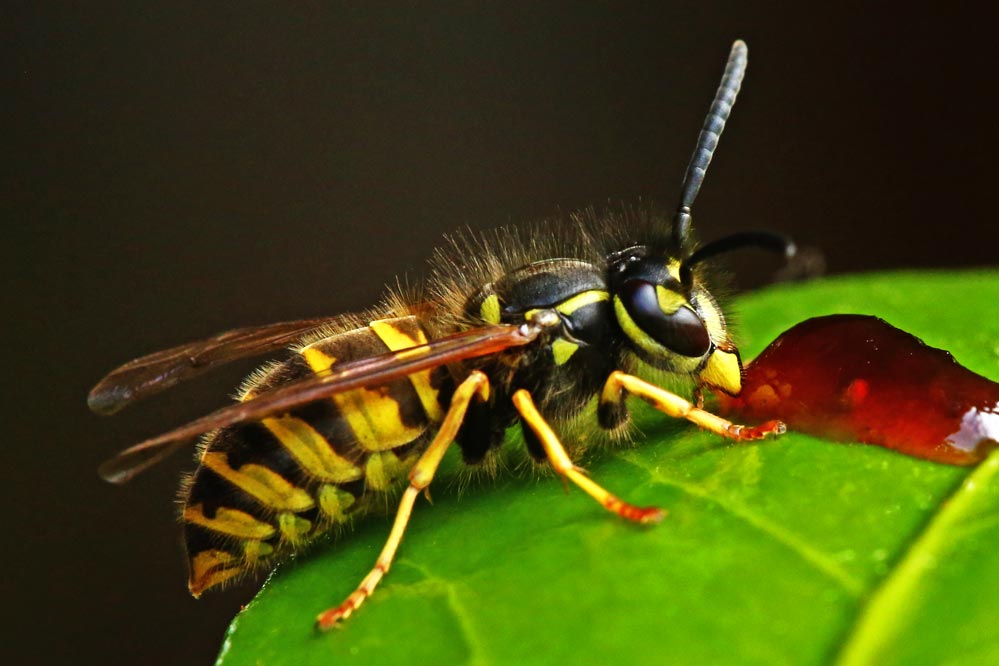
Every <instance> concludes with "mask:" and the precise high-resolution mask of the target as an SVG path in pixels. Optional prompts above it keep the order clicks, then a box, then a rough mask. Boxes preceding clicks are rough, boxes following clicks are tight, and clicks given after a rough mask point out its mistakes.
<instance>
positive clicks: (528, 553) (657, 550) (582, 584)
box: [219, 271, 999, 666]
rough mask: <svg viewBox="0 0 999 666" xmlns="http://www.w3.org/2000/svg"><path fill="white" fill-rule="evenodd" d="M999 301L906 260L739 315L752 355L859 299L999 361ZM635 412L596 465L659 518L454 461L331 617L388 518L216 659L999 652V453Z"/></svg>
mask: <svg viewBox="0 0 999 666" xmlns="http://www.w3.org/2000/svg"><path fill="white" fill-rule="evenodd" d="M996 303H999V272H996V271H975V272H961V273H895V274H889V275H861V276H853V277H849V278H841V279H834V280H826V281H820V282H814V283H811V284H808V285H802V286H779V287H774V288H771V289H769V290H767V291H764V292H761V293H758V294H754V295H752V296H748V297H745V298H742V299H740V300H739V301H738V302H737V303H735V304H734V305H735V306H734V307H733V308H730V313H735V314H734V315H731V314H730V316H733V318H736V319H738V320H739V322H740V326H739V328H738V330H737V334H738V337H739V339H740V340H741V342H742V349H743V352H744V354H745V355H746V357H752V356H753V355H755V354H757V353H759V351H760V350H761V349H762V347H764V346H765V345H766V344H767V343H768V342H769V341H770V340H772V339H773V338H774V337H776V335H777V334H779V333H780V332H781V331H783V330H785V329H787V328H789V327H790V326H791V325H793V324H794V323H796V322H798V321H801V320H803V319H806V318H808V317H813V316H818V315H823V314H830V313H836V312H841V313H846V312H856V313H865V314H874V315H878V316H880V317H882V318H884V319H886V320H887V321H888V322H889V323H891V324H894V325H896V326H898V327H900V328H903V329H905V330H907V331H909V332H911V333H914V334H915V335H917V336H919V337H921V338H923V339H924V340H925V341H926V342H927V343H928V344H930V345H933V346H936V347H942V348H945V349H948V350H950V351H952V352H953V353H954V355H955V356H956V358H957V359H958V361H960V362H961V363H962V364H964V365H965V366H966V367H969V368H970V369H972V370H974V371H975V372H978V373H980V374H983V375H986V376H988V377H990V378H992V379H997V378H999V317H996ZM636 411H637V410H636ZM638 418H639V421H640V423H641V426H642V429H643V432H644V435H643V436H642V437H640V438H639V440H638V441H637V443H636V445H635V446H633V447H624V448H623V449H619V450H613V451H602V452H598V453H595V454H591V455H590V456H589V457H588V459H587V460H586V461H585V463H586V465H587V468H588V470H589V471H590V473H591V475H592V477H593V478H594V479H596V480H598V481H599V482H600V483H602V484H603V485H604V486H606V487H607V488H608V489H610V490H611V491H612V492H617V493H618V494H620V495H621V496H622V497H624V498H626V499H628V500H630V501H632V502H635V503H638V504H640V505H659V506H663V507H665V508H667V509H668V510H669V512H670V514H669V516H668V517H667V519H666V520H665V521H663V523H661V524H659V525H657V526H653V527H638V526H635V525H632V524H627V523H625V522H624V521H621V520H619V519H616V518H614V517H613V516H611V515H609V514H607V513H606V512H604V511H603V510H602V509H601V508H600V507H599V506H598V505H597V504H596V503H594V502H593V501H592V500H590V499H589V498H588V497H587V496H585V495H584V494H583V493H582V492H580V491H578V490H576V489H574V488H573V489H571V490H570V492H569V493H568V494H566V493H565V491H564V490H563V486H562V483H561V482H560V481H559V480H558V479H557V478H553V477H552V476H550V475H548V474H537V473H534V472H531V471H530V470H528V471H527V472H526V473H525V472H522V473H520V474H511V475H501V476H500V477H498V478H497V479H496V480H495V481H490V480H486V481H481V482H473V483H471V484H467V488H466V489H465V490H464V492H459V490H460V489H461V488H463V487H464V485H463V484H462V483H459V482H457V481H456V479H463V478H464V477H460V476H458V475H457V474H456V473H455V472H453V471H451V472H442V474H443V476H444V478H440V477H439V478H438V481H437V482H436V483H435V485H434V504H433V505H432V506H431V505H429V504H428V503H426V502H424V501H420V502H418V504H417V507H416V510H415V512H414V516H413V520H412V523H411V525H410V528H409V531H408V532H407V535H406V538H405V540H404V542H403V544H402V547H401V549H400V552H399V557H398V559H397V560H396V563H395V566H394V567H393V569H392V571H391V573H390V574H389V575H388V576H387V577H386V579H385V580H384V581H383V583H382V585H381V586H380V587H379V588H378V590H377V592H376V593H375V594H374V596H373V597H372V598H371V599H370V600H368V601H367V602H366V603H365V604H364V606H363V607H361V609H360V610H359V611H358V612H356V613H355V614H354V615H353V616H351V617H350V618H349V619H348V620H347V621H346V622H345V623H343V625H342V627H341V628H339V629H337V630H335V631H333V632H331V633H329V634H318V633H316V632H315V631H314V630H313V628H312V623H313V619H314V618H315V616H316V614H317V613H318V612H319V611H321V610H323V609H324V608H326V607H328V606H331V605H336V604H337V603H339V602H340V601H341V600H342V599H343V598H344V597H345V596H346V595H347V594H348V593H349V592H350V591H351V590H352V589H353V588H354V587H355V585H356V584H357V583H358V582H359V581H360V579H361V578H362V577H363V576H364V574H365V573H366V572H367V571H368V569H369V568H370V567H371V565H372V563H373V562H374V559H375V557H376V555H377V553H378V551H379V549H380V548H381V546H382V543H383V542H384V539H385V537H386V536H387V533H388V526H389V522H388V519H387V518H380V517H375V518H374V519H371V520H367V521H365V522H364V523H362V524H361V525H359V526H358V529H356V530H355V531H354V532H353V533H350V534H345V535H343V536H342V538H340V539H338V540H336V542H335V543H330V544H325V545H321V546H319V547H317V548H315V549H313V550H312V551H311V552H310V553H308V554H306V555H303V556H301V557H300V558H299V559H298V560H297V561H295V562H292V563H290V564H287V565H285V566H283V567H281V568H280V569H279V570H278V571H277V572H276V573H275V574H274V575H273V576H272V577H271V578H270V580H268V581H267V583H266V584H265V585H264V588H263V589H262V590H261V591H260V593H259V594H258V595H257V597H256V599H254V600H253V602H252V603H250V604H249V606H248V607H247V608H246V610H245V611H244V612H242V613H241V614H240V615H239V616H238V617H237V618H236V619H235V620H234V621H233V623H232V627H231V628H230V631H229V634H228V636H227V638H226V641H225V644H224V646H223V649H222V653H221V656H220V659H219V663H220V664H223V665H224V666H240V665H247V666H249V665H251V664H252V665H254V666H259V665H277V664H295V665H297V666H300V665H306V664H317V665H318V664H333V663H341V662H344V661H347V660H349V661H350V663H354V664H361V663H371V664H386V663H403V662H405V663H414V664H416V663H435V664H464V663H468V664H482V665H485V664H522V663H567V664H568V663H628V664H645V663H649V664H662V663H685V664H686V663H736V664H825V663H841V664H850V665H853V664H879V665H881V664H922V663H926V664H940V663H947V664H983V663H999V631H996V626H995V624H996V620H997V619H999V557H994V556H993V551H994V550H995V546H996V545H997V544H999V479H997V478H996V476H997V475H999V457H997V456H996V455H993V456H992V457H991V458H990V459H988V460H987V461H986V462H985V463H983V464H982V465H980V466H979V467H977V468H960V467H951V466H946V465H940V464H936V463H933V462H928V461H925V460H917V459H914V458H909V457H906V456H903V455H900V454H896V453H894V452H891V451H888V450H885V449H881V448H877V447H873V446H862V445H849V444H840V443H831V442H826V441H822V440H820V439H817V438H814V437H808V436H804V435H801V434H797V433H790V434H788V435H786V436H785V437H782V438H780V439H779V440H777V441H768V442H763V443H760V444H757V445H745V444H742V445H732V444H729V443H727V442H724V441H721V440H720V439H718V438H717V437H715V436H711V435H709V434H706V433H702V432H698V431H697V430H696V429H694V428H692V427H690V426H688V425H686V424H679V423H670V422H668V420H666V419H664V418H662V417H660V416H659V415H656V414H651V415H650V414H649V413H648V412H645V411H642V412H641V413H640V414H639V415H638ZM453 467H454V465H453V464H452V468H453Z"/></svg>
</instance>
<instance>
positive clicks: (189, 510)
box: [184, 504, 275, 539]
mask: <svg viewBox="0 0 999 666" xmlns="http://www.w3.org/2000/svg"><path fill="white" fill-rule="evenodd" d="M184 520H186V521H187V522H189V523H194V524H195V525H200V526H201V527H207V528H208V529H210V530H214V531H216V532H221V533H222V534H228V535H230V536H234V537H239V538H241V539H267V538H268V537H270V536H272V535H273V534H274V531H275V530H274V526H273V525H271V524H269V523H264V522H261V521H259V520H257V519H256V518H254V517H253V516H251V515H250V514H248V513H245V512H243V511H239V510H238V509H228V508H226V507H219V509H218V510H217V511H216V512H215V517H214V518H209V517H208V516H206V515H205V511H204V507H203V506H202V505H201V504H195V505H194V506H188V507H186V508H185V509H184Z"/></svg>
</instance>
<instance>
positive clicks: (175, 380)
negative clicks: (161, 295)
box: [87, 317, 337, 415]
mask: <svg viewBox="0 0 999 666" xmlns="http://www.w3.org/2000/svg"><path fill="white" fill-rule="evenodd" d="M336 320H337V318H336V317H325V318H319V319H300V320H298V321H286V322H281V323H278V324H267V325H265V326H251V327H248V328H237V329H234V330H232V331H225V332H224V333H219V334H218V335H214V336H212V337H210V338H207V339H205V340H198V341H197V342H190V343H187V344H184V345H180V346H179V347H174V348H172V349H166V350H164V351H160V352H156V353H155V354H149V355H148V356H143V357H141V358H137V359H135V360H134V361H129V362H128V363H126V364H124V365H123V366H121V367H119V368H116V369H115V370H112V371H111V372H110V373H109V374H108V375H107V376H106V377H105V378H104V379H102V380H101V381H100V382H98V384H97V386H95V387H94V388H93V389H92V390H91V391H90V395H88V396H87V405H89V407H90V409H91V410H93V411H94V412H97V413H98V414H105V415H107V414H114V413H115V412H117V411H118V410H120V409H122V408H124V407H127V406H128V405H130V404H132V403H133V402H136V401H138V400H141V399H143V398H146V397H148V396H150V395H153V394H155V393H159V392H160V391H163V390H166V389H168V388H170V387H171V386H174V385H176V384H179V383H180V382H183V381H186V380H188V379H191V378H192V377H197V376H198V375H201V374H203V373H205V372H208V371H209V370H211V369H213V368H217V367H218V366H220V365H223V364H225V363H228V362H230V361H234V360H236V359H240V358H246V357H247V356H255V355H258V354H265V353H267V352H271V351H275V350H278V349H281V348H283V347H286V346H287V345H289V344H291V343H292V342H294V341H295V340H297V339H299V338H301V337H302V336H303V335H305V334H306V333H309V332H310V331H314V330H316V329H319V328H322V327H323V326H326V325H328V324H331V323H333V322H335V321H336Z"/></svg>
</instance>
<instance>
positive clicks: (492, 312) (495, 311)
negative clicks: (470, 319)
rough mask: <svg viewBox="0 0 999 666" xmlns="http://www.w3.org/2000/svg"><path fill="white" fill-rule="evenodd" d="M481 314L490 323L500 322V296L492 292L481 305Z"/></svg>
mask: <svg viewBox="0 0 999 666" xmlns="http://www.w3.org/2000/svg"><path fill="white" fill-rule="evenodd" d="M479 316H480V317H482V319H484V320H485V321H487V322H489V323H490V324H498V323H500V316H501V315H500V301H499V296H497V295H496V294H490V295H488V296H486V298H485V300H484V301H482V305H480V306H479Z"/></svg>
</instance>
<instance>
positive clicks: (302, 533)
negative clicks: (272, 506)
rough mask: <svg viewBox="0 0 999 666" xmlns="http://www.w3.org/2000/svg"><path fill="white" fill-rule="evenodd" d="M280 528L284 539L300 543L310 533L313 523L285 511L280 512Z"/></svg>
mask: <svg viewBox="0 0 999 666" xmlns="http://www.w3.org/2000/svg"><path fill="white" fill-rule="evenodd" d="M278 528H279V529H280V530H281V537H282V538H283V539H285V540H287V541H290V542H291V543H298V542H300V541H302V540H303V539H305V537H307V536H308V535H309V532H310V531H311V530H312V523H311V522H309V521H308V520H306V519H305V518H302V517H301V516H296V515H295V514H293V513H291V512H289V511H284V512H282V513H279V514H278Z"/></svg>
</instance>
